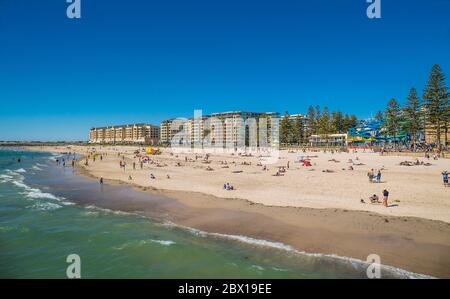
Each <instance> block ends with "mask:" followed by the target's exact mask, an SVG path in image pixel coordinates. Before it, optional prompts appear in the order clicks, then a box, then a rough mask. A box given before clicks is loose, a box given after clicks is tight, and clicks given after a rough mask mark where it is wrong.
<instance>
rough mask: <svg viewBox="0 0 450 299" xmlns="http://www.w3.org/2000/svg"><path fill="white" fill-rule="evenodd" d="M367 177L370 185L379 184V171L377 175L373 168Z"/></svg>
mask: <svg viewBox="0 0 450 299" xmlns="http://www.w3.org/2000/svg"><path fill="white" fill-rule="evenodd" d="M367 177H368V178H369V182H370V183H374V182H375V183H381V170H380V169H378V171H377V174H375V171H374V170H373V168H372V169H371V170H370V171H369V172H368V173H367Z"/></svg>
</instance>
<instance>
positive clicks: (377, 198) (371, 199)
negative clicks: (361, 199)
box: [369, 194, 380, 203]
mask: <svg viewBox="0 0 450 299" xmlns="http://www.w3.org/2000/svg"><path fill="white" fill-rule="evenodd" d="M369 200H370V202H371V203H380V199H379V197H378V195H376V194H374V195H372V196H371V197H369Z"/></svg>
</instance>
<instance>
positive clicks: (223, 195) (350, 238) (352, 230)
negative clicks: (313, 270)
mask: <svg viewBox="0 0 450 299" xmlns="http://www.w3.org/2000/svg"><path fill="white" fill-rule="evenodd" d="M32 150H42V151H52V152H66V153H68V152H77V153H79V154H82V155H87V154H89V152H92V151H93V147H89V150H88V148H87V147H77V146H71V147H70V148H69V147H40V148H38V147H33V148H32ZM136 150H139V148H138V147H132V146H130V147H125V146H120V147H113V146H105V147H99V146H97V147H95V151H96V152H97V153H99V154H100V153H101V155H102V159H101V160H100V158H99V156H97V157H96V159H95V162H94V161H93V159H92V158H90V159H89V160H88V166H85V165H84V163H85V160H84V159H83V160H80V161H78V162H77V166H79V167H78V169H79V172H80V174H84V175H87V176H90V177H92V178H94V179H98V178H99V177H102V178H104V180H105V181H106V182H108V183H119V184H131V185H133V186H134V187H135V188H136V189H139V190H141V191H147V192H151V193H152V194H156V195H161V196H162V197H163V199H162V200H161V201H159V202H158V203H157V204H155V202H153V203H152V204H150V203H146V202H144V201H137V202H122V201H120V200H114V201H111V202H102V203H100V205H102V206H104V207H106V208H111V209H117V210H125V211H130V212H139V213H142V214H144V215H148V216H153V217H159V216H161V215H165V216H164V217H166V219H168V220H170V221H172V222H174V223H177V224H180V225H184V226H187V227H192V228H197V229H200V230H204V231H207V232H214V233H223V234H229V235H244V236H248V237H252V238H256V239H263V240H270V241H275V242H281V243H284V244H287V245H290V246H292V247H294V248H295V249H297V250H300V251H305V252H310V253H323V254H336V255H339V256H347V257H353V258H357V259H360V260H365V259H366V257H367V256H368V255H369V254H371V253H376V254H378V255H380V256H381V257H382V263H383V264H387V265H390V266H395V267H399V268H402V269H406V270H408V271H412V272H416V273H422V274H427V275H432V276H435V277H450V271H449V269H450V224H449V222H450V207H449V203H448V197H449V192H450V188H446V187H444V186H443V185H442V181H441V176H440V173H441V172H442V171H443V170H444V169H449V168H450V160H447V159H439V160H433V159H430V160H424V159H422V158H421V159H420V161H422V160H424V161H425V162H426V163H430V164H431V165H430V166H425V165H416V166H400V165H399V163H400V162H402V161H414V160H413V158H411V157H404V156H380V155H379V154H376V153H362V152H358V153H334V154H331V153H322V152H307V153H300V152H298V153H296V152H294V153H289V152H287V151H282V153H281V156H280V159H279V161H278V163H276V164H274V165H268V166H267V168H268V170H262V166H257V164H258V158H257V157H242V156H237V155H234V156H231V155H210V157H209V158H208V161H210V162H208V163H205V162H202V160H203V158H200V157H198V158H197V160H196V159H195V154H187V155H186V154H178V155H176V154H171V153H170V151H169V150H165V151H164V150H163V153H162V154H161V155H155V156H150V161H149V163H144V164H143V169H142V170H141V169H140V163H139V159H138V158H135V154H134V152H135V151H136ZM299 156H304V157H306V156H309V160H310V161H311V164H312V166H309V167H307V166H301V164H300V163H296V162H295V161H296V160H298V157H299ZM349 159H352V161H353V163H349ZM121 160H124V161H125V162H126V163H127V165H126V167H125V170H124V169H123V168H121V167H120V166H119V163H120V161H121ZM330 160H331V161H330ZM222 161H227V162H226V164H227V165H225V162H222ZM288 161H289V169H287V170H286V172H285V173H284V175H283V176H273V174H274V173H275V172H276V171H277V170H278V167H279V166H285V167H287V162H288ZM133 162H134V163H136V164H135V165H136V169H135V170H133ZM233 162H234V163H233ZM244 162H245V164H246V165H244V164H243V163H244ZM67 163H68V164H69V163H70V162H69V161H67ZM249 164H251V165H249ZM361 164H364V165H361ZM208 166H209V167H211V168H212V169H213V170H209V171H208V170H206V169H207V167H208ZM225 166H228V167H225ZM349 166H352V167H353V169H354V170H349ZM372 168H374V169H376V170H378V169H382V179H381V183H371V182H369V180H368V178H367V172H368V171H369V170H370V169H372ZM150 174H153V175H154V177H155V179H151V178H150ZM167 175H169V177H170V178H167ZM130 176H131V178H132V179H131V180H130ZM226 182H228V183H230V184H232V185H233V186H234V187H235V189H236V190H232V191H227V190H224V189H223V184H224V183H226ZM383 189H388V190H389V191H390V194H391V196H390V201H389V205H390V206H389V207H388V208H385V207H383V206H382V205H381V204H370V203H369V200H368V197H369V196H370V195H372V194H374V193H375V194H378V195H379V196H380V197H382V196H381V192H382V190H383ZM164 198H171V199H173V200H167V199H164ZM361 198H362V199H364V201H365V203H361V202H360V200H361Z"/></svg>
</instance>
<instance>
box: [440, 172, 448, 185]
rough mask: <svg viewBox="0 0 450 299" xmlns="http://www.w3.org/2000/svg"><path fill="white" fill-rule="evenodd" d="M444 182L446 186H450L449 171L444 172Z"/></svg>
mask: <svg viewBox="0 0 450 299" xmlns="http://www.w3.org/2000/svg"><path fill="white" fill-rule="evenodd" d="M442 180H443V181H444V186H445V187H448V186H449V184H448V171H447V170H445V171H443V172H442Z"/></svg>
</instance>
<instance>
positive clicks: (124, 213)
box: [85, 205, 136, 216]
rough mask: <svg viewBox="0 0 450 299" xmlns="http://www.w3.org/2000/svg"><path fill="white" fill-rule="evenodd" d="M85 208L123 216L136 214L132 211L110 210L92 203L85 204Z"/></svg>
mask: <svg viewBox="0 0 450 299" xmlns="http://www.w3.org/2000/svg"><path fill="white" fill-rule="evenodd" d="M85 208H86V209H89V210H96V211H100V212H103V213H106V214H115V215H123V216H130V215H136V214H134V213H130V212H123V211H115V210H110V209H106V208H100V207H97V206H94V205H88V206H85Z"/></svg>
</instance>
